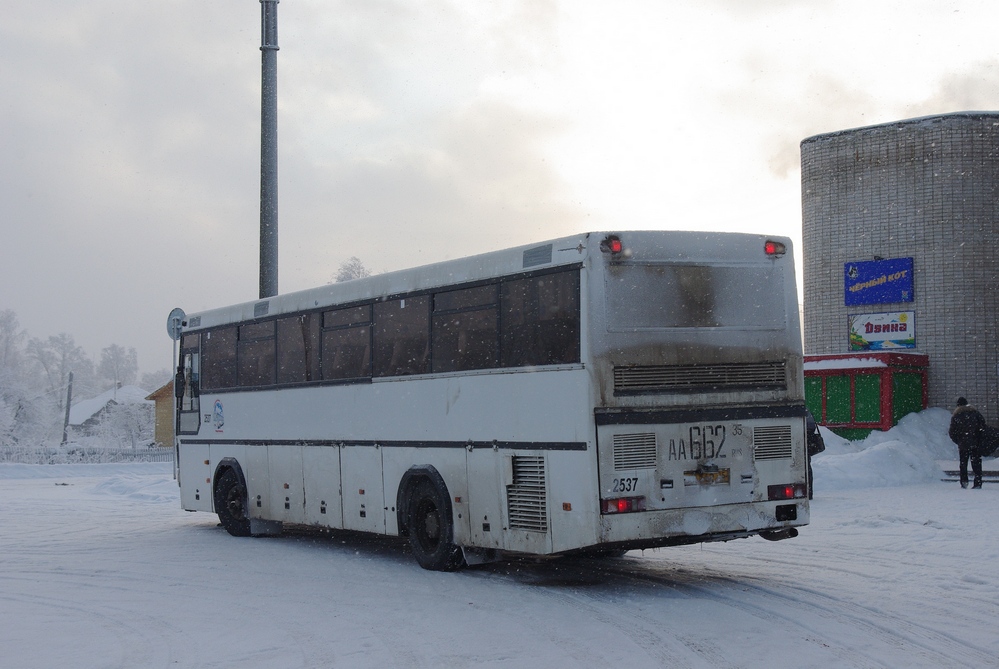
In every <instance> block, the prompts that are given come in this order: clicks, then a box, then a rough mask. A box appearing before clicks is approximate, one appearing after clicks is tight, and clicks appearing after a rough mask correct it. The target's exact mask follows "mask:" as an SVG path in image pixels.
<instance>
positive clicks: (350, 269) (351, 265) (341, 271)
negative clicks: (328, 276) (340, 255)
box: [330, 256, 371, 283]
mask: <svg viewBox="0 0 999 669" xmlns="http://www.w3.org/2000/svg"><path fill="white" fill-rule="evenodd" d="M366 276H371V272H369V271H368V268H367V267H365V266H364V263H362V262H361V260H360V259H359V258H358V257H357V256H350V257H349V258H347V259H346V260H344V261H343V262H342V263H340V267H339V268H337V271H336V274H334V275H333V280H332V281H330V283H340V282H341V281H350V280H351V279H363V278H364V277H366Z"/></svg>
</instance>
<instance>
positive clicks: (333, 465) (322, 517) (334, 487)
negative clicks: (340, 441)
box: [302, 446, 343, 529]
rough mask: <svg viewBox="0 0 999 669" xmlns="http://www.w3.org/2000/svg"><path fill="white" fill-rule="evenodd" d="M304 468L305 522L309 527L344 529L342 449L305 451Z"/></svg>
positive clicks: (315, 448) (303, 452)
mask: <svg viewBox="0 0 999 669" xmlns="http://www.w3.org/2000/svg"><path fill="white" fill-rule="evenodd" d="M302 468H303V470H304V472H303V474H304V476H303V478H304V483H305V522H306V523H307V524H309V525H319V526H322V527H332V528H337V529H339V528H342V527H343V507H342V506H341V504H340V447H339V446H306V447H304V448H303V449H302Z"/></svg>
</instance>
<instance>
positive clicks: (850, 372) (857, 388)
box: [805, 352, 929, 439]
mask: <svg viewBox="0 0 999 669" xmlns="http://www.w3.org/2000/svg"><path fill="white" fill-rule="evenodd" d="M928 369H929V357H928V356H925V355H922V354H919V353H885V352H880V353H844V354H832V355H806V356H805V404H806V405H807V406H808V410H809V411H811V412H812V415H813V416H815V419H816V420H817V421H818V422H819V423H820V424H822V425H824V426H825V427H827V428H829V429H830V430H832V431H833V432H835V433H836V434H838V435H840V436H841V437H844V438H846V439H863V438H864V437H866V436H867V435H868V434H870V433H871V431H872V430H883V431H884V430H889V429H891V427H892V426H893V425H895V424H897V423H898V421H899V419H900V418H902V416H905V415H906V414H909V413H912V412H914V411H922V410H923V409H925V408H926V404H927V371H928Z"/></svg>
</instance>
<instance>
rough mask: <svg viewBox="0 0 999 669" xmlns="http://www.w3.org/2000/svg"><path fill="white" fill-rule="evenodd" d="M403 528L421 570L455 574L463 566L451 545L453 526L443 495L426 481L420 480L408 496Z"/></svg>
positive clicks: (459, 553)
mask: <svg viewBox="0 0 999 669" xmlns="http://www.w3.org/2000/svg"><path fill="white" fill-rule="evenodd" d="M406 516H407V523H406V527H407V530H408V532H409V544H410V546H411V547H412V549H413V554H414V555H415V556H416V561H417V562H419V563H420V566H421V567H423V568H424V569H431V570H433V571H456V570H458V569H461V568H462V567H464V566H465V558H464V555H463V554H462V552H461V548H459V547H458V546H456V545H455V544H454V523H453V520H452V517H451V506H450V503H449V500H448V497H447V495H446V494H444V493H443V491H441V490H440V489H439V488H438V487H437V486H435V485H434V484H433V483H432V482H431V481H430V480H428V479H425V478H424V479H420V480H419V482H417V483H416V485H415V487H414V489H413V491H412V493H411V494H410V496H409V507H408V513H407V514H406Z"/></svg>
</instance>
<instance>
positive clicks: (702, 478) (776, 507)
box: [587, 232, 808, 547]
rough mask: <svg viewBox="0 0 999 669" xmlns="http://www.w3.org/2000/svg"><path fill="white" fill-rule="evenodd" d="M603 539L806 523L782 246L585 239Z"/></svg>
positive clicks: (792, 312)
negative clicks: (588, 251) (587, 242)
mask: <svg viewBox="0 0 999 669" xmlns="http://www.w3.org/2000/svg"><path fill="white" fill-rule="evenodd" d="M591 244H592V247H591V254H590V257H591V271H590V272H589V273H588V279H587V280H588V281H589V286H588V290H587V294H588V295H589V296H590V300H589V304H588V319H587V322H588V332H587V335H588V336H587V341H588V355H587V358H588V365H587V366H588V368H589V369H590V373H591V374H592V375H593V388H594V398H593V400H594V422H595V429H596V434H597V448H598V468H599V488H600V542H601V543H603V544H613V545H618V546H621V547H652V546H665V545H679V544H687V543H697V542H705V541H725V540H728V539H733V538H739V537H747V536H753V535H757V534H759V535H761V536H763V537H765V538H768V539H775V540H776V539H783V538H788V537H793V536H795V535H796V534H797V530H796V529H795V528H796V527H798V526H801V525H805V524H807V523H808V490H807V477H806V471H807V464H808V463H807V461H806V450H805V406H804V384H803V378H802V353H801V336H800V328H799V323H798V310H797V290H796V286H795V278H794V264H793V257H792V252H791V243H790V240H788V239H786V238H780V237H766V236H760V235H746V234H717V233H688V232H658V233H657V232H633V233H627V232H622V233H618V234H605V235H595V236H591Z"/></svg>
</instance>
